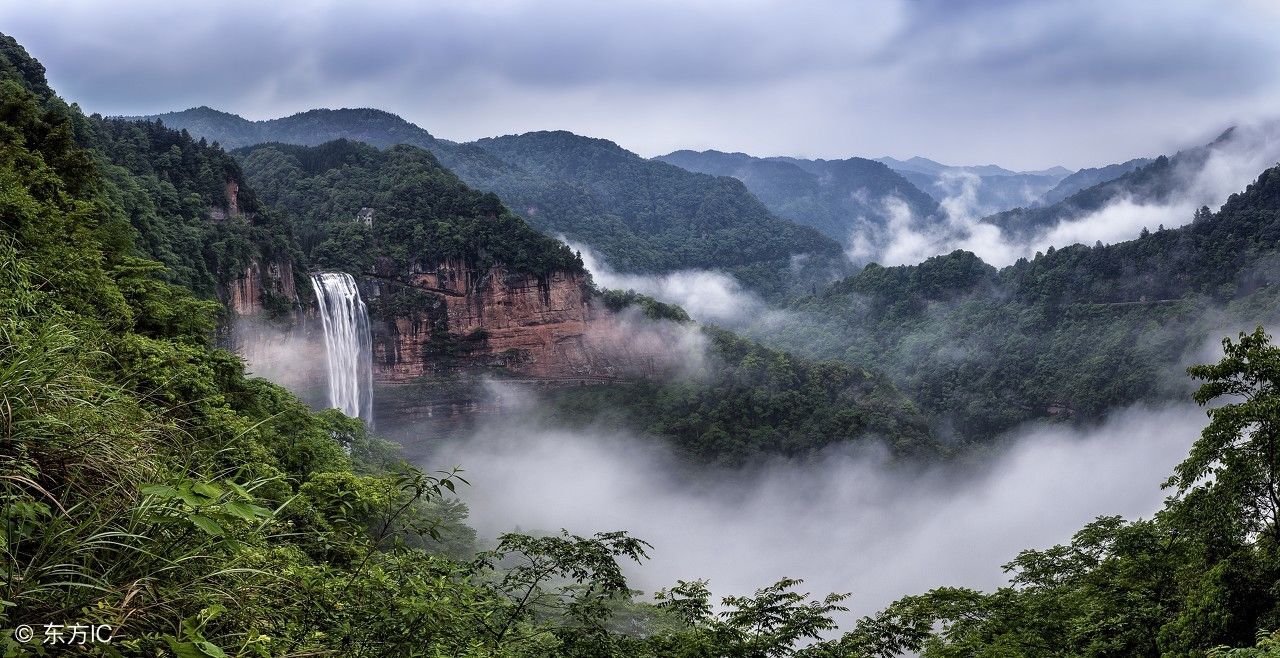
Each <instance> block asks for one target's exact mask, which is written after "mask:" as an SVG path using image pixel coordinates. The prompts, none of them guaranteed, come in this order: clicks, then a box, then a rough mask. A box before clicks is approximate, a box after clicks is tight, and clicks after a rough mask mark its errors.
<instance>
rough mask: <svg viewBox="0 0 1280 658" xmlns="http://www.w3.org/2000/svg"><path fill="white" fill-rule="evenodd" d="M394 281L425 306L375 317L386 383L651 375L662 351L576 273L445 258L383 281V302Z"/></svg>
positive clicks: (378, 363)
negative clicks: (482, 267)
mask: <svg viewBox="0 0 1280 658" xmlns="http://www.w3.org/2000/svg"><path fill="white" fill-rule="evenodd" d="M397 287H408V288H411V289H412V290H413V291H415V292H414V294H416V295H417V298H418V299H420V300H422V301H423V302H425V303H424V305H423V307H422V308H421V309H419V310H416V311H414V312H410V313H395V314H394V315H393V317H377V318H375V319H374V326H375V328H376V332H375V336H374V354H373V359H374V369H375V374H374V377H375V378H376V379H378V380H379V381H383V382H405V381H409V380H412V379H414V378H417V377H420V376H423V375H430V374H439V373H441V372H446V371H449V370H466V369H475V368H480V369H484V368H496V369H501V370H504V371H507V372H510V373H513V374H516V375H520V376H524V377H530V378H537V379H544V380H565V381H580V380H597V379H612V378H618V377H629V376H638V375H643V374H650V373H652V371H653V370H654V369H655V365H654V357H655V354H656V353H657V352H659V351H660V350H661V345H657V344H654V342H653V341H644V340H639V341H637V340H634V336H632V335H631V332H629V331H628V330H627V329H626V327H624V326H623V321H622V320H621V319H620V318H618V317H616V316H614V315H613V314H612V313H609V312H608V311H607V310H605V309H603V308H601V307H599V306H598V305H597V304H595V303H593V301H592V300H591V298H590V295H589V293H588V290H587V288H586V286H585V276H584V275H583V274H581V273H577V272H567V271H561V272H554V273H552V274H550V275H548V276H545V277H536V276H531V275H526V274H515V273H510V272H508V271H507V270H506V269H504V268H502V267H495V268H493V269H491V270H489V271H488V272H487V273H483V274H482V273H480V272H478V271H477V270H476V269H475V268H474V267H471V266H469V265H468V264H466V263H463V262H459V261H447V262H444V263H441V264H439V266H437V267H436V268H434V269H430V270H428V271H423V272H413V273H411V274H410V275H409V276H408V277H404V278H403V279H402V281H401V282H398V283H389V282H387V281H382V282H380V283H379V284H378V286H377V295H378V296H379V297H382V298H384V299H385V298H386V297H387V296H390V295H394V294H395V293H396V292H397V290H396V288H397ZM400 292H403V291H400ZM372 305H373V306H374V307H375V308H378V309H388V308H391V305H389V304H379V303H377V302H374V303H373V304H372ZM382 315H384V316H385V315H387V314H386V313H383V314H382Z"/></svg>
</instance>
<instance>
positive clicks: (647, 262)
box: [459, 131, 842, 294]
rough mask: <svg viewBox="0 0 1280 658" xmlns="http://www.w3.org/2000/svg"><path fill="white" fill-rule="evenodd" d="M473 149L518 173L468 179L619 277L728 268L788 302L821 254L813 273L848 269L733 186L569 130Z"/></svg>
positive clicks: (827, 245) (827, 246) (802, 230)
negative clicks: (801, 270) (796, 276)
mask: <svg viewBox="0 0 1280 658" xmlns="http://www.w3.org/2000/svg"><path fill="white" fill-rule="evenodd" d="M473 145H474V146H476V147H477V148H479V149H480V150H482V151H484V152H485V153H489V154H492V155H493V156H494V157H496V158H498V159H500V160H501V161H503V162H505V163H507V164H509V165H511V168H508V169H505V170H499V169H485V170H483V171H481V170H477V169H474V168H469V167H467V166H466V165H463V166H462V167H461V168H460V169H459V175H461V176H463V177H464V179H465V178H468V177H470V180H472V181H474V184H475V185H476V186H477V187H480V188H481V189H492V190H494V191H496V192H497V193H498V194H499V195H500V196H502V197H503V198H504V199H505V200H507V201H508V203H510V204H512V206H513V207H515V208H518V209H520V210H521V211H522V212H524V214H525V216H527V217H529V218H530V222H531V223H532V224H533V225H534V226H537V227H538V228H540V229H542V230H544V231H546V232H548V233H551V234H556V235H564V236H565V237H567V238H568V239H569V240H571V241H574V242H581V243H585V244H587V245H589V246H591V247H593V248H595V249H597V250H598V251H599V252H600V253H602V254H603V255H604V256H605V257H606V259H607V260H608V261H609V264H610V265H611V266H613V267H615V268H618V269H622V270H629V271H637V272H663V271H670V270H677V269H686V268H705V269H721V270H725V271H728V272H730V273H733V274H735V275H736V276H738V277H739V278H740V279H741V280H743V281H744V282H746V283H747V284H748V285H750V286H751V287H753V288H755V289H757V290H761V291H765V292H767V293H776V294H781V293H784V292H785V290H786V287H787V285H788V284H787V280H788V279H789V278H790V277H792V275H793V268H792V266H793V262H794V257H796V256H800V255H805V254H808V255H812V256H815V257H816V258H814V259H811V261H810V263H809V265H808V266H810V267H816V266H817V265H818V264H819V263H826V264H829V265H831V266H834V267H840V266H841V262H842V255H841V248H840V245H839V244H838V243H836V242H835V241H833V240H831V239H829V238H827V237H825V236H823V235H822V234H821V233H819V232H818V231H816V230H814V229H812V228H809V227H806V226H801V225H798V224H796V223H793V222H789V221H787V220H785V219H780V218H778V217H777V216H775V215H774V214H772V213H770V212H769V210H768V208H766V207H765V206H764V205H763V204H762V203H761V202H760V201H759V200H758V199H757V198H756V197H754V196H753V195H752V194H751V193H750V192H749V191H748V190H747V188H746V187H745V186H744V185H743V184H742V183H741V182H740V181H738V180H734V179H732V178H728V177H720V176H710V175H706V174H699V173H693V172H689V171H686V170H684V169H681V168H679V167H676V166H673V165H670V164H667V163H664V162H658V161H653V160H646V159H645V158H642V157H640V156H638V155H636V154H634V153H631V152H630V151H627V150H625V149H623V148H621V147H619V146H618V145H617V144H614V143H613V142H610V141H608V140H603V139H593V138H588V137H582V136H579V135H574V134H572V133H568V132H563V131H557V132H534V133H526V134H524V135H508V136H505V137H494V138H487V139H482V140H479V141H477V142H474V143H473ZM819 275H820V276H825V274H822V273H821V272H820V273H819Z"/></svg>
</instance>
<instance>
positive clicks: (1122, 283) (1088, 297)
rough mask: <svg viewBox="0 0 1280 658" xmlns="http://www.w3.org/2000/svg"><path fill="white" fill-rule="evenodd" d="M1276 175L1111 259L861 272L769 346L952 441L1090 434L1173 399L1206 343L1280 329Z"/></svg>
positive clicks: (957, 262)
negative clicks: (1112, 414) (1036, 432)
mask: <svg viewBox="0 0 1280 658" xmlns="http://www.w3.org/2000/svg"><path fill="white" fill-rule="evenodd" d="M1278 243H1280V169H1275V168H1273V169H1269V170H1267V171H1265V172H1263V174H1262V175H1261V176H1260V177H1259V178H1258V179H1257V181H1255V182H1254V183H1253V184H1252V185H1250V186H1249V187H1248V189H1247V190H1245V191H1244V192H1241V193H1239V194H1235V195H1232V196H1231V198H1230V199H1228V200H1227V202H1226V203H1225V204H1224V205H1223V207H1222V208H1221V210H1219V211H1218V212H1217V213H1212V212H1210V211H1209V210H1208V209H1207V208H1202V209H1201V210H1200V211H1198V212H1197V213H1196V217H1195V218H1194V220H1193V221H1192V222H1191V223H1190V224H1188V225H1186V226H1183V227H1180V228H1177V229H1168V230H1163V231H1157V232H1154V233H1151V234H1149V235H1145V236H1143V237H1141V238H1139V239H1136V240H1133V241H1129V242H1123V243H1117V244H1114V245H1109V246H1095V247H1087V246H1084V245H1075V246H1072V247H1067V248H1064V249H1056V250H1055V249H1052V248H1051V249H1049V250H1048V251H1047V252H1046V253H1044V254H1038V255H1037V256H1036V257H1035V258H1034V259H1031V260H1027V259H1022V260H1020V261H1018V262H1017V263H1015V264H1014V265H1012V266H1009V267H1007V268H1005V269H1003V270H997V269H996V268H994V267H991V266H989V265H986V264H985V263H983V262H982V261H981V260H980V259H978V257H976V256H974V255H973V254H971V253H968V252H955V253H953V254H950V255H947V256H938V257H935V258H931V259H929V260H927V261H925V262H924V263H921V264H919V265H908V266H899V267H891V268H885V267H880V266H876V265H873V266H869V267H867V268H866V269H864V270H863V271H862V272H861V273H859V274H857V275H855V276H852V277H849V278H847V279H844V280H843V281H840V282H838V283H836V284H833V285H832V286H830V287H829V288H828V289H826V290H825V291H824V292H823V293H821V294H820V295H818V296H815V297H811V298H808V299H804V300H801V301H799V302H798V303H797V304H796V305H795V307H794V308H795V310H796V311H797V312H801V313H804V314H805V315H804V316H803V317H804V318H805V322H804V323H794V324H792V325H789V327H790V328H789V329H787V330H786V331H784V332H782V333H781V334H774V335H773V336H772V337H773V339H775V340H778V341H780V343H779V344H781V345H783V346H784V347H787V348H789V349H794V350H796V351H799V352H801V353H806V354H810V355H813V356H821V357H839V358H842V359H844V360H846V361H848V362H850V363H853V364H858V365H863V366H866V367H871V368H877V369H886V370H888V371H889V372H890V373H892V374H893V375H894V376H895V378H896V380H897V381H898V383H899V384H900V385H901V386H902V387H903V389H904V390H905V391H906V392H907V393H908V395H910V396H911V397H913V399H915V400H916V401H917V402H918V403H919V404H920V405H921V406H922V408H923V409H924V410H925V411H926V413H927V414H930V415H931V416H933V417H934V418H935V419H938V420H939V421H941V422H943V423H944V425H945V427H947V428H949V430H950V431H952V432H954V433H955V434H956V435H958V436H959V437H961V438H967V439H983V438H984V437H991V436H994V435H996V434H998V433H999V432H1001V431H1003V430H1005V429H1008V428H1010V427H1012V426H1014V425H1016V424H1017V423H1020V422H1023V421H1025V420H1028V419H1032V418H1038V417H1041V418H1042V417H1073V418H1075V419H1077V420H1085V419H1096V418H1100V417H1102V416H1104V415H1105V414H1106V413H1107V412H1108V410H1110V409H1113V408H1115V407H1117V406H1120V405H1125V404H1131V403H1133V402H1137V401H1158V400H1167V399H1171V398H1178V397H1182V396H1183V395H1185V394H1186V390H1185V388H1184V387H1185V384H1184V382H1183V380H1182V379H1181V378H1179V377H1176V376H1174V373H1176V372H1177V371H1178V370H1179V369H1180V368H1181V367H1182V366H1184V365H1185V364H1186V362H1187V361H1188V360H1189V359H1193V358H1195V356H1194V355H1195V354H1196V353H1197V350H1199V349H1201V348H1202V347H1203V345H1204V344H1205V342H1206V341H1208V340H1210V338H1211V337H1212V336H1215V335H1218V334H1219V333H1221V332H1222V331H1223V330H1229V329H1230V328H1232V327H1235V326H1240V325H1249V326H1252V325H1254V324H1256V323H1260V322H1268V321H1271V320H1274V319H1276V318H1280V285H1277V284H1278V283H1280V269H1277V267H1276V263H1277V257H1278V256H1280V253H1278V251H1277V247H1276V245H1277V244H1278Z"/></svg>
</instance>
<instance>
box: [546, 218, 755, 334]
mask: <svg viewBox="0 0 1280 658" xmlns="http://www.w3.org/2000/svg"><path fill="white" fill-rule="evenodd" d="M560 240H561V241H563V242H566V243H568V244H569V247H570V248H572V249H573V250H574V251H577V252H578V253H579V255H581V256H582V263H583V265H584V266H586V268H587V271H588V272H590V273H591V278H592V280H593V281H595V283H596V284H597V285H599V286H601V287H603V288H608V289H612V290H634V291H636V292H638V293H641V294H644V295H648V296H650V297H653V298H654V299H658V300H660V301H664V302H668V303H671V304H678V305H679V306H680V307H682V308H683V309H684V310H685V311H687V312H688V313H689V315H690V317H692V318H693V319H695V320H698V321H700V322H714V323H718V324H724V325H727V326H737V325H740V324H742V323H743V322H745V321H747V320H748V319H757V320H758V319H760V318H761V317H762V316H764V315H767V314H769V313H772V312H776V311H774V310H772V309H770V307H769V305H768V304H767V303H766V302H765V301H764V300H762V299H760V297H759V296H757V295H756V294H755V293H752V292H751V291H749V290H746V289H745V288H743V287H742V284H741V283H738V280H737V279H735V278H733V277H732V276H729V275H728V274H725V273H723V272H716V271H713V270H679V271H676V272H668V273H665V274H657V275H646V274H625V273H621V272H616V271H614V270H613V269H612V268H610V267H609V266H608V265H607V264H606V263H605V262H604V260H603V259H601V258H600V257H599V256H597V255H596V253H595V252H594V251H592V249H591V248H590V247H589V246H586V245H581V244H575V243H573V242H570V241H568V240H566V239H565V238H564V237H563V236H562V237H561V238H560Z"/></svg>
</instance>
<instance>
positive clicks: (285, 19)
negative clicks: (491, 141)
mask: <svg viewBox="0 0 1280 658" xmlns="http://www.w3.org/2000/svg"><path fill="white" fill-rule="evenodd" d="M0 32H4V33H6V34H9V35H11V36H14V37H15V38H17V39H18V40H19V42H21V43H22V44H23V45H24V46H25V47H26V48H27V49H28V50H29V51H30V52H31V53H32V54H33V55H35V56H36V57H37V58H38V59H40V60H41V61H42V62H43V63H44V65H45V66H46V68H47V69H48V70H49V79H50V82H51V83H52V84H53V85H54V86H55V88H56V89H58V90H59V92H60V93H61V94H62V95H63V96H64V97H65V98H67V99H68V100H71V101H75V102H78V103H80V105H81V106H82V107H83V108H84V109H85V110H86V111H89V112H100V113H103V114H130V115H132V114H151V113H159V112H165V111H171V110H179V109H185V108H188V107H194V106H199V105H208V106H211V107H215V108H217V109H221V110H226V111H229V112H234V113H237V114H240V115H242V116H245V117H248V118H252V119H266V118H274V117H278V116H284V115H288V114H292V113H295V112H300V111H304V110H307V109H312V108H315V107H377V108H380V109H385V110H388V111H391V112H395V113H397V114H400V115H401V116H404V117H405V118H407V119H409V120H410V121H413V122H414V123H417V124H418V125H420V126H422V127H423V128H426V129H427V130H428V131H430V132H431V133H432V134H435V135H437V136H439V137H445V138H448V139H454V140H460V141H465V140H470V139H476V138H480V137H485V136H492V135H501V134H511V133H521V132H526V131H530V130H550V129H565V130H571V131H573V132H576V133H580V134H586V135H591V136H594V137H604V138H608V139H611V140H613V141H615V142H617V143H619V144H620V145H622V146H624V147H626V148H628V149H630V150H633V151H635V152H637V153H640V154H641V155H645V156H653V155H658V154H662V153H666V152H669V151H672V150H675V149H679V148H694V149H707V148H716V149H720V150H729V151H735V150H738V151H745V152H748V153H752V154H755V155H793V156H800V157H829V158H833V157H849V156H854V155H857V156H864V157H878V156H882V155H891V156H895V157H908V156H912V155H924V156H927V157H931V158H934V159H936V160H939V161H943V162H946V163H948V164H962V165H963V164H987V163H995V164H1000V165H1003V166H1007V167H1011V168H1017V169H1039V168H1045V167H1049V166H1051V165H1058V164H1061V165H1065V166H1068V167H1071V168H1078V167H1083V166H1098V165H1104V164H1108V163H1110V162H1118V161H1123V160H1127V159H1129V158H1132V157H1139V156H1148V155H1158V154H1160V153H1169V152H1172V151H1175V150H1177V149H1178V148H1180V147H1184V146H1188V145H1193V144H1196V143H1203V142H1204V141H1207V139H1209V138H1211V137H1212V136H1213V135H1214V134H1216V133H1218V132H1220V131H1221V130H1222V129H1223V128H1225V127H1226V126H1228V125H1231V124H1233V123H1235V122H1237V121H1242V120H1249V119H1265V118H1269V117H1274V116H1280V38H1278V37H1276V36H1275V35H1276V34H1278V33H1280V2H1276V1H1275V0H1168V1H1166V2H1151V0H1063V1H1059V0H609V1H608V2H600V1H599V0H557V1H553V0H542V1H535V0H485V1H484V2H459V1H457V0H454V1H451V2H436V1H430V0H428V1H421V0H419V1H409V0H386V1H384V2H380V3H377V4H376V5H365V4H363V3H343V2H336V1H310V2H301V1H294V2H288V1H282V2H262V1H261V0H255V1H253V2H248V1H246V0H225V1H223V2H217V3H209V2H202V3H188V2H175V1H173V0H165V1H163V2H161V1H155V0H142V1H137V2H101V1H100V0H33V1H30V2H5V3H0Z"/></svg>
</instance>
